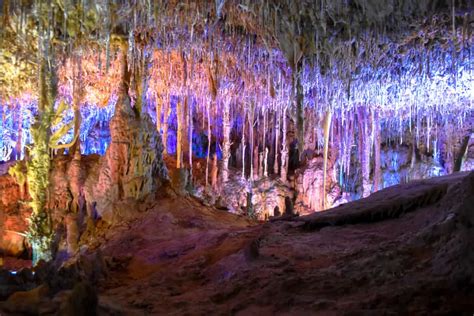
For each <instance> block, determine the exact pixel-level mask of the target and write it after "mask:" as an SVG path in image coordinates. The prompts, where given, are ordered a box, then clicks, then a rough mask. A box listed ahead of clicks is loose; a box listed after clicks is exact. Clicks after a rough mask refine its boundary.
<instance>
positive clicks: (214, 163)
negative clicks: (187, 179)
mask: <svg viewBox="0 0 474 316" xmlns="http://www.w3.org/2000/svg"><path fill="white" fill-rule="evenodd" d="M218 173H219V169H218V165H217V154H216V153H214V154H213V155H212V169H211V186H212V189H213V190H214V192H217V191H218V183H217V175H218Z"/></svg>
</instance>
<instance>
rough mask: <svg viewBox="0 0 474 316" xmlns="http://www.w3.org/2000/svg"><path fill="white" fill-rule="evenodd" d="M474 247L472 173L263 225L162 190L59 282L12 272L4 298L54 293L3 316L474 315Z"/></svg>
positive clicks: (21, 302) (90, 241)
mask: <svg viewBox="0 0 474 316" xmlns="http://www.w3.org/2000/svg"><path fill="white" fill-rule="evenodd" d="M473 242H474V172H473V173H470V174H469V173H458V174H454V175H451V176H446V177H440V178H434V179H431V180H422V181H418V182H413V183H410V184H406V185H398V186H394V187H391V188H388V189H386V190H383V191H380V192H378V193H375V194H373V195H371V196H370V197H368V198H367V199H363V200H359V201H356V202H352V203H348V204H344V205H341V206H339V207H337V208H335V209H332V210H329V211H326V212H319V213H315V214H313V215H309V216H304V217H291V216H290V217H279V218H274V219H272V220H271V221H270V222H265V223H256V222H252V221H249V220H248V219H247V218H245V217H242V216H236V215H233V214H229V213H228V212H225V211H222V210H216V209H213V208H211V207H208V206H205V205H203V204H202V203H201V202H200V201H198V200H196V199H194V198H191V197H182V196H177V195H175V194H174V193H173V192H172V191H170V190H162V191H160V192H159V193H158V194H157V196H156V197H154V198H153V199H147V200H146V201H145V202H144V204H143V205H139V206H137V215H136V217H135V219H133V220H131V221H129V222H126V223H125V222H124V223H120V224H118V225H115V226H114V227H105V226H104V227H101V226H100V225H99V226H98V229H97V231H96V234H95V235H94V236H88V238H84V239H83V242H82V246H81V250H80V254H78V256H77V257H75V258H72V259H71V260H69V261H68V262H66V263H63V266H62V268H60V269H59V271H57V270H55V269H54V268H51V267H39V268H38V269H36V271H35V272H36V274H35V275H34V276H32V275H31V271H30V270H24V271H21V272H18V273H17V275H15V276H12V275H8V274H7V273H6V272H5V271H4V272H2V274H0V280H1V281H2V282H1V284H2V285H3V288H2V291H3V292H2V293H3V297H2V298H0V299H6V298H7V296H8V295H6V294H7V292H8V291H9V290H10V291H12V288H13V285H14V284H15V282H16V284H17V285H16V289H29V288H33V287H34V286H36V285H38V282H41V280H42V281H44V283H43V285H42V286H41V287H39V288H36V289H35V290H33V291H30V292H17V293H15V294H13V296H10V298H8V300H6V301H4V302H2V303H0V311H1V312H0V314H1V315H20V314H24V313H29V314H33V315H34V314H44V315H54V314H56V313H58V311H59V314H61V313H62V314H63V315H71V313H72V312H71V311H74V310H77V309H80V306H82V308H83V307H84V306H88V307H90V310H86V311H85V313H87V314H89V313H92V311H93V310H94V306H97V310H98V313H99V315H161V314H166V315H205V314H218V315H219V314H238V315H255V314H260V315H273V314H279V315H308V314H318V315H321V314H323V315H325V314H329V315H332V314H344V315H345V314H355V315H358V314H374V315H375V314H377V315H379V314H389V315H390V314H427V315H433V314H448V313H452V314H465V315H472V313H473V312H474V247H473ZM5 284H9V285H10V288H8V286H5ZM74 315H79V314H74ZM81 315H82V314H81ZM84 315H85V314H84Z"/></svg>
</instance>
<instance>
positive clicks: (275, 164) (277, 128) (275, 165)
mask: <svg viewBox="0 0 474 316" xmlns="http://www.w3.org/2000/svg"><path fill="white" fill-rule="evenodd" d="M278 109H279V107H278ZM278 109H277V111H276V112H275V120H276V123H275V143H274V152H275V154H274V157H273V158H274V160H273V173H274V174H278V150H279V146H278V145H279V144H278V140H279V138H280V112H279V111H278Z"/></svg>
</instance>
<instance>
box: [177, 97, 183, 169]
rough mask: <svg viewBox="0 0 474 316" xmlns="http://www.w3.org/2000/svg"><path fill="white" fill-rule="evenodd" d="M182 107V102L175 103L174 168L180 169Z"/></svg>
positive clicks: (181, 161)
mask: <svg viewBox="0 0 474 316" xmlns="http://www.w3.org/2000/svg"><path fill="white" fill-rule="evenodd" d="M183 112H184V105H183V101H182V100H178V102H177V103H176V118H177V120H176V121H177V127H176V168H178V169H180V168H182V167H183V150H182V146H183V128H184V127H183V125H184V124H183V115H184V113H183Z"/></svg>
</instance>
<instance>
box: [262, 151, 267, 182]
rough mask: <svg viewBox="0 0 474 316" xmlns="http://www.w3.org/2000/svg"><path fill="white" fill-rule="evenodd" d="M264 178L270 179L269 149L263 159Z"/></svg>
mask: <svg viewBox="0 0 474 316" xmlns="http://www.w3.org/2000/svg"><path fill="white" fill-rule="evenodd" d="M263 159H264V160H263V168H264V169H263V176H264V177H265V178H266V177H268V147H265V156H264V158H263Z"/></svg>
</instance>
